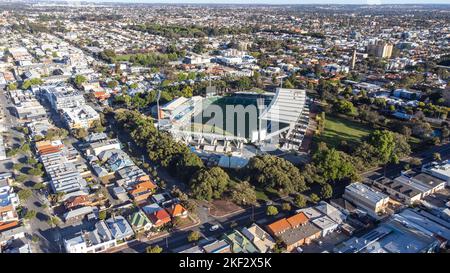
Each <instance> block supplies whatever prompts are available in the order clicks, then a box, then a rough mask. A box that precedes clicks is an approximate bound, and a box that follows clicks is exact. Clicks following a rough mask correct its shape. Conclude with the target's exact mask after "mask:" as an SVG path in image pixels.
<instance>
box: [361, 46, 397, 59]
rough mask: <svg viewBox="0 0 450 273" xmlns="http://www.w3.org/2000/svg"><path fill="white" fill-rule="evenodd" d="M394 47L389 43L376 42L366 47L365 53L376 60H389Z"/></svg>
mask: <svg viewBox="0 0 450 273" xmlns="http://www.w3.org/2000/svg"><path fill="white" fill-rule="evenodd" d="M393 49H394V46H393V45H392V44H390V43H385V42H378V43H376V44H373V45H369V46H368V47H367V52H368V53H369V54H370V55H372V56H375V57H378V58H388V59H389V58H390V57H391V56H392V50H393Z"/></svg>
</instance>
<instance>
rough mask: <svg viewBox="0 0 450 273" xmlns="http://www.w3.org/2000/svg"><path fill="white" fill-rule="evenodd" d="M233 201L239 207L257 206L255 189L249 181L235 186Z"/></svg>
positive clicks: (232, 190)
mask: <svg viewBox="0 0 450 273" xmlns="http://www.w3.org/2000/svg"><path fill="white" fill-rule="evenodd" d="M230 195H231V200H233V202H234V203H236V204H238V205H255V204H256V203H257V202H256V192H255V188H254V187H253V186H252V185H250V183H248V182H247V181H244V182H241V183H237V184H235V185H234V186H233V187H232V189H231V193H230Z"/></svg>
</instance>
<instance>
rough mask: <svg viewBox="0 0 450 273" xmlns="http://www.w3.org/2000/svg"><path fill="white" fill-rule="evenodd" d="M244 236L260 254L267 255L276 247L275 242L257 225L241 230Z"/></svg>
mask: <svg viewBox="0 0 450 273" xmlns="http://www.w3.org/2000/svg"><path fill="white" fill-rule="evenodd" d="M241 232H242V234H244V235H245V237H247V238H248V239H249V240H250V242H252V243H253V245H254V246H255V247H256V248H257V249H258V252H259V253H267V252H269V251H270V250H271V249H272V248H273V247H274V246H275V240H274V239H273V238H272V236H270V235H269V234H268V233H267V232H265V231H264V230H263V229H262V228H261V227H260V226H258V225H257V224H252V225H251V226H250V227H248V228H243V229H242V230H241Z"/></svg>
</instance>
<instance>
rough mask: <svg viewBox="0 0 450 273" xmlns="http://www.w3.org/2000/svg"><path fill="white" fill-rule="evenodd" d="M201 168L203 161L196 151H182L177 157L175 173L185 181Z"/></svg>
mask: <svg viewBox="0 0 450 273" xmlns="http://www.w3.org/2000/svg"><path fill="white" fill-rule="evenodd" d="M201 168H203V161H202V160H201V159H200V157H198V156H197V155H196V154H194V153H191V152H185V153H181V154H180V155H179V157H178V158H177V159H176V163H175V173H176V175H177V176H178V177H179V178H181V179H182V180H183V181H189V180H190V179H191V177H192V176H193V175H194V173H196V172H197V171H198V170H200V169H201Z"/></svg>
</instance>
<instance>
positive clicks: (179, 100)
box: [161, 97, 189, 111]
mask: <svg viewBox="0 0 450 273" xmlns="http://www.w3.org/2000/svg"><path fill="white" fill-rule="evenodd" d="M188 100H189V99H188V98H185V97H179V98H176V99H174V100H173V101H171V102H168V103H167V104H165V105H164V106H163V107H161V109H162V110H166V111H173V110H175V109H177V107H179V106H180V105H182V104H183V103H185V102H186V101H188Z"/></svg>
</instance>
